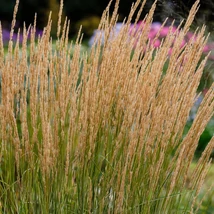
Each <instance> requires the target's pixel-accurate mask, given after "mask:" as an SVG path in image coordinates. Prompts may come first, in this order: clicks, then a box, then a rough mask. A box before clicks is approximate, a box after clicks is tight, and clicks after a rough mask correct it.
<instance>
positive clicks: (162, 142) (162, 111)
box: [0, 0, 214, 214]
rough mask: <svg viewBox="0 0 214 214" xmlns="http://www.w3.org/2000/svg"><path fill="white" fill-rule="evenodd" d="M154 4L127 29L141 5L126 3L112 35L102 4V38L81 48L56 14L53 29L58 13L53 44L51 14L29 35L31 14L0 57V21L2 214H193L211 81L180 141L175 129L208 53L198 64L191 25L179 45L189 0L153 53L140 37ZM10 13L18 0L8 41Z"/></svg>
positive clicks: (202, 170)
mask: <svg viewBox="0 0 214 214" xmlns="http://www.w3.org/2000/svg"><path fill="white" fill-rule="evenodd" d="M155 3H156V1H155ZM155 3H154V4H153V6H152V8H151V10H150V12H149V13H148V15H147V16H146V17H145V20H144V22H145V25H144V29H143V31H142V29H136V30H132V32H130V28H129V26H130V23H131V22H133V21H134V22H135V23H137V21H138V19H139V15H140V13H141V11H142V9H143V6H144V4H145V1H144V2H143V3H141V1H140V0H137V1H136V3H134V4H133V7H132V8H131V10H130V14H129V16H128V17H127V19H126V20H127V21H124V25H123V27H122V30H121V31H120V32H119V34H118V35H117V36H112V34H111V29H112V28H113V27H114V26H115V24H116V22H117V18H118V5H119V0H117V1H116V4H115V9H114V13H113V15H112V17H111V18H110V16H109V8H110V4H109V6H108V7H107V9H106V10H105V11H104V13H103V16H102V19H101V22H100V26H99V29H101V30H104V31H105V44H104V45H103V46H102V45H101V39H102V38H99V36H98V37H97V39H96V43H94V45H93V47H92V49H91V50H90V51H89V52H88V53H87V52H86V53H84V54H80V51H81V41H82V36H81V32H80V33H79V35H78V38H77V40H76V42H75V45H73V44H72V43H70V42H69V37H68V34H69V21H68V20H67V19H65V23H64V24H63V25H62V28H61V27H60V23H61V20H60V18H59V22H58V23H59V26H58V30H57V35H58V39H57V41H56V48H53V47H54V46H53V41H52V39H51V36H50V32H51V24H52V23H51V17H50V18H49V21H48V24H47V26H46V27H45V29H44V31H43V35H42V36H41V37H40V38H38V39H37V38H36V36H35V31H36V18H35V22H34V25H33V26H31V27H29V28H26V27H24V28H23V32H22V34H23V41H22V44H21V45H20V43H19V39H17V41H13V40H12V39H11V40H10V42H9V46H8V51H7V53H6V52H5V51H4V45H3V42H2V30H1V29H2V28H0V76H1V82H0V83H1V93H0V94H1V96H0V97H1V100H0V142H1V144H0V210H1V211H0V212H1V213H44V214H45V213H81V214H82V213H189V212H190V213H194V212H195V211H196V209H197V204H198V201H197V197H198V194H199V192H200V189H201V186H202V184H203V182H204V180H205V176H206V174H207V171H208V169H209V166H210V163H211V162H210V159H209V157H210V153H211V152H212V149H213V146H214V138H212V139H211V141H210V143H209V144H208V146H207V148H206V150H205V151H204V153H203V154H202V156H201V158H200V159H199V160H198V163H197V166H196V167H195V170H192V174H191V175H188V173H189V168H190V165H191V162H192V160H193V157H194V153H195V150H196V147H197V145H198V140H199V137H200V135H201V134H202V132H203V130H204V129H205V127H206V124H207V123H208V121H209V119H210V118H211V117H212V116H213V108H214V100H213V97H214V96H213V95H214V90H213V87H214V85H212V87H211V88H210V89H209V91H208V92H207V93H206V96H205V98H204V100H203V102H202V103H201V105H200V108H199V109H198V112H197V116H196V118H195V120H194V122H193V124H192V127H191V128H190V130H189V132H188V133H187V134H186V136H185V137H183V131H184V127H185V124H186V122H187V119H188V115H189V112H190V110H191V107H192V106H193V104H194V101H195V99H196V96H197V93H196V92H197V88H198V85H199V82H200V78H201V75H202V73H203V68H204V66H205V63H206V60H207V57H205V58H204V59H203V60H202V61H201V63H199V61H200V59H201V57H202V53H203V48H204V46H205V44H206V41H207V36H205V35H204V32H205V27H202V28H201V29H198V30H197V31H196V32H195V34H196V35H197V36H196V37H195V39H192V40H190V41H189V42H188V43H187V44H186V45H185V47H183V48H180V47H181V44H182V40H183V38H184V36H185V35H186V33H187V32H188V30H189V27H190V25H191V24H192V22H193V19H194V16H195V13H196V11H197V10H198V4H199V1H196V3H195V4H194V5H193V7H192V9H191V11H190V13H189V17H188V18H187V20H186V22H185V24H183V25H182V24H181V25H180V26H179V27H178V29H179V31H176V32H173V31H172V30H171V32H170V33H169V34H168V35H167V37H166V39H165V40H164V41H163V42H162V44H161V46H160V48H159V49H158V50H157V51H155V50H154V49H153V48H152V45H149V43H150V41H148V39H147V38H148V37H147V34H148V32H149V28H150V25H151V22H152V17H153V14H154V11H155ZM62 4H63V3H62V1H61V7H60V13H59V14H62ZM138 8H139V9H138ZM17 9H18V1H17V4H16V7H15V10H14V19H13V22H12V29H11V38H12V34H13V29H14V26H15V20H16V19H15V16H16V13H17ZM138 11H139V12H138ZM137 12H138V15H137V18H136V19H135V20H133V15H134V13H137ZM59 17H60V16H59ZM28 35H30V43H29V44H28V42H27V39H28ZM28 47H30V53H29V54H28V53H27V49H28ZM170 48H171V49H172V52H171V56H170V57H169V55H168V52H169V49H170ZM71 53H72V54H71ZM166 63H168V68H167V71H166V72H165V73H164V72H163V68H164V66H166ZM188 181H190V182H188Z"/></svg>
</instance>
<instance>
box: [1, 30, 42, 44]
mask: <svg viewBox="0 0 214 214" xmlns="http://www.w3.org/2000/svg"><path fill="white" fill-rule="evenodd" d="M39 35H40V36H41V35H42V31H41V30H38V31H36V36H39ZM2 37H3V42H4V43H7V42H8V41H9V40H10V31H9V30H7V29H3V30H2ZM17 37H18V33H13V38H12V39H13V41H16V40H17ZM28 38H30V34H28ZM22 40H23V35H22V33H20V35H19V41H20V42H22Z"/></svg>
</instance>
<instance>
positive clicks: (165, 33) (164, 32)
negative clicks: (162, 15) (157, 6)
mask: <svg viewBox="0 0 214 214" xmlns="http://www.w3.org/2000/svg"><path fill="white" fill-rule="evenodd" d="M168 33H169V27H163V28H162V30H161V32H160V36H161V37H166V36H167V34H168Z"/></svg>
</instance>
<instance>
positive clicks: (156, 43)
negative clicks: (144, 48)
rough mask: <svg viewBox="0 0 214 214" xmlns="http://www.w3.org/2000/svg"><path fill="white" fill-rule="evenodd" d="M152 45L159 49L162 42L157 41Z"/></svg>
mask: <svg viewBox="0 0 214 214" xmlns="http://www.w3.org/2000/svg"><path fill="white" fill-rule="evenodd" d="M152 44H153V46H154V47H155V48H158V47H159V46H160V44H161V42H160V40H159V39H156V40H155V41H154V42H153V43H152Z"/></svg>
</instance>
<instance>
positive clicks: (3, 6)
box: [0, 0, 214, 36]
mask: <svg viewBox="0 0 214 214" xmlns="http://www.w3.org/2000/svg"><path fill="white" fill-rule="evenodd" d="M59 2H60V0H20V5H19V12H18V14H17V18H18V20H19V22H18V24H17V25H19V27H20V26H22V23H23V22H24V21H25V23H26V24H27V25H29V24H30V23H33V20H34V14H35V13H37V15H38V16H37V17H38V18H37V27H38V28H40V29H42V28H43V27H44V26H45V24H46V23H47V19H48V15H49V11H50V10H51V11H52V19H53V23H54V26H53V33H54V30H55V28H56V23H57V17H58V9H59ZM108 2H109V0H102V1H100V0H64V17H65V16H67V17H68V18H69V19H70V20H71V35H73V34H75V33H76V32H77V31H78V29H79V26H80V25H83V32H84V33H85V34H86V36H90V35H91V33H92V32H93V30H94V29H95V28H96V27H97V26H98V23H99V18H100V16H101V15H102V12H103V10H104V9H105V7H106V6H107V4H108ZM132 2H133V0H120V8H119V14H120V17H119V21H122V20H123V19H124V18H125V17H126V16H127V15H128V13H129V10H130V6H131V4H132ZM153 2H154V0H147V3H146V6H145V9H144V11H143V13H142V18H143V17H144V16H145V14H146V13H147V12H148V10H149V8H150V7H151V5H152V3H153ZM193 3H194V0H158V3H157V9H156V13H155V16H154V21H159V22H162V21H163V20H165V18H166V17H169V21H171V20H172V19H175V20H176V23H179V22H180V21H181V20H182V19H185V18H186V17H187V14H188V12H189V9H190V8H191V6H192V4H193ZM14 5H15V0H1V1H0V20H1V22H2V24H3V26H4V27H9V25H10V22H11V20H12V15H13V7H14ZM111 10H113V7H112V9H111ZM213 20H214V1H213V0H201V7H200V10H199V12H198V14H197V16H196V20H195V24H196V25H201V24H204V23H205V24H206V25H207V26H208V28H209V31H211V32H212V31H214V24H213V22H214V21H213Z"/></svg>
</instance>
